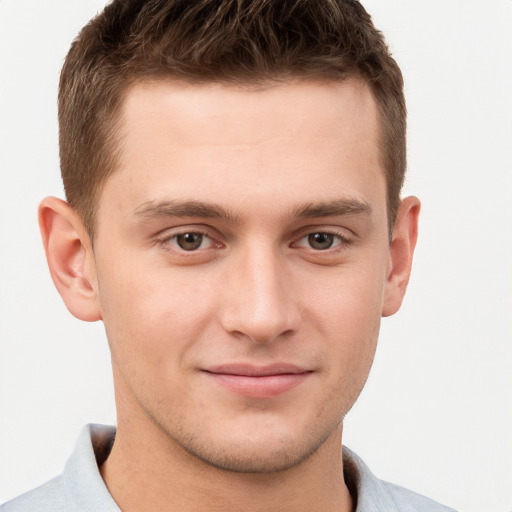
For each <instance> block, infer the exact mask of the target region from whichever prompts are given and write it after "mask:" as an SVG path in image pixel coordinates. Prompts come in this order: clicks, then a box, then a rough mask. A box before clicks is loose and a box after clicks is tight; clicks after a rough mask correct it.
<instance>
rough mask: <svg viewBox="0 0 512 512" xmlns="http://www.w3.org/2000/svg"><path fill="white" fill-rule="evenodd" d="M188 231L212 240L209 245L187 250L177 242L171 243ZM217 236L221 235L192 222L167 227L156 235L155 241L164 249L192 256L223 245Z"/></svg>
mask: <svg viewBox="0 0 512 512" xmlns="http://www.w3.org/2000/svg"><path fill="white" fill-rule="evenodd" d="M187 233H194V234H197V235H201V236H203V237H205V238H208V239H209V240H210V244H209V247H206V248H203V249H194V250H190V251H187V250H186V249H182V248H181V247H179V245H178V244H177V243H171V241H173V240H174V241H176V239H177V237H179V236H180V235H185V234H187ZM217 238H220V237H218V236H215V234H213V233H212V230H211V229H208V228H206V227H205V226H204V225H194V224H190V225H186V226H178V227H175V228H167V229H164V230H162V231H160V232H159V233H158V234H157V235H156V236H155V243H156V244H158V245H160V246H161V247H162V248H163V249H164V250H166V251H168V252H172V253H175V254H179V255H183V256H188V257H190V256H193V255H194V254H198V253H202V252H205V251H208V250H210V249H214V248H221V247H223V244H222V243H221V242H219V241H218V240H217Z"/></svg>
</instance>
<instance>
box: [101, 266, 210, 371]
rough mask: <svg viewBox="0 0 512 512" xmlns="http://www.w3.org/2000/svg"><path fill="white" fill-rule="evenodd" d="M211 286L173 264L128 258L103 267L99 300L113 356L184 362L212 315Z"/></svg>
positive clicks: (162, 362) (126, 361) (162, 363)
mask: <svg viewBox="0 0 512 512" xmlns="http://www.w3.org/2000/svg"><path fill="white" fill-rule="evenodd" d="M138 268H144V271H140V270H138ZM185 274H186V273H185ZM212 289H215V287H214V286H208V287H206V286H203V285H202V281H201V280H198V279H190V277H189V276H187V275H182V274H179V273H178V274H177V273H173V272H171V271H170V269H169V268H162V267H161V268H154V267H153V268H152V267H151V266H150V265H145V266H144V267H143V266H142V265H140V266H137V265H129V264H126V260H125V263H124V264H123V266H122V267H120V266H118V267H117V268H116V269H113V272H111V273H109V272H102V273H101V275H100V279H99V290H100V302H101V305H102V313H103V321H104V324H105V329H106V331H107V337H108V339H109V343H110V347H111V351H112V357H113V359H114V360H115V361H116V362H117V363H118V364H123V363H124V364H130V362H133V361H137V365H144V364H145V363H146V364H147V365H148V366H152V367H154V368H158V367H164V366H169V365H171V364H174V363H176V362H179V359H180V357H181V354H182V353H184V352H186V350H187V348H188V347H189V346H190V345H191V344H193V342H194V340H195V339H197V337H198V336H199V334H200V332H201V331H202V330H203V329H204V326H205V324H206V323H208V319H209V318H210V317H211V315H212V314H213V309H214V300H213V299H214V297H213V294H212V292H211V290H212ZM144 362H145V363H144Z"/></svg>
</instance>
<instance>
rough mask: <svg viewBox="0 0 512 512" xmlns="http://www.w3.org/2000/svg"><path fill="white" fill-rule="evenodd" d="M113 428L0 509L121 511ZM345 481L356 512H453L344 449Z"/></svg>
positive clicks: (97, 428)
mask: <svg viewBox="0 0 512 512" xmlns="http://www.w3.org/2000/svg"><path fill="white" fill-rule="evenodd" d="M114 436H115V428H114V427H107V426H105V425H86V426H85V427H84V428H83V429H82V431H81V433H80V436H79V438H78V441H77V443H76V446H75V449H74V451H73V453H72V454H71V457H70V458H69V460H68V462H67V463H66V466H65V468H64V472H63V473H62V475H60V476H58V477H56V478H54V479H53V480H50V481H49V482H47V483H46V484H44V485H42V486H41V487H38V488H36V489H34V490H32V491H29V492H27V493H25V494H22V495H21V496H19V497H18V498H15V499H14V500H12V501H9V502H7V503H5V504H4V505H2V506H0V512H120V509H119V507H118V506H117V504H116V502H115V501H114V499H113V498H112V496H111V495H110V493H109V492H108V489H107V487H106V485H105V482H104V481H103V479H102V478H101V475H100V472H99V469H98V468H99V465H101V464H102V463H103V461H104V460H105V459H106V458H107V457H108V454H109V452H110V448H111V446H112V441H113V439H114ZM343 464H344V472H345V480H346V481H347V485H348V486H349V488H350V490H351V493H352V494H353V495H355V496H357V508H356V512H455V511H454V510H453V509H451V508H448V507H444V506H443V505H439V504H438V503H436V502H434V501H432V500H430V499H429V498H426V497H424V496H421V495H420V494H416V493H415V492H412V491H409V490H407V489H404V488H403V487H399V486H397V485H394V484H390V483H389V482H384V481H382V480H379V479H378V478H376V477H375V476H374V475H373V474H372V473H371V471H370V470H369V469H368V467H367V466H366V465H365V464H364V462H363V461H362V460H361V459H360V458H359V457H358V456H357V455H356V454H355V453H353V452H351V451H350V450H349V449H348V448H345V447H343Z"/></svg>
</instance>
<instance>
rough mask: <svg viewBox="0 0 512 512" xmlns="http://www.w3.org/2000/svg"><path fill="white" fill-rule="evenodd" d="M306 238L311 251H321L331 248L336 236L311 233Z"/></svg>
mask: <svg viewBox="0 0 512 512" xmlns="http://www.w3.org/2000/svg"><path fill="white" fill-rule="evenodd" d="M307 238H308V243H309V245H310V246H311V247H312V248H313V249H317V250H319V251H323V250H325V249H329V248H330V247H332V245H333V244H334V242H335V238H336V235H333V234H332V233H311V234H310V235H308V237H307ZM338 238H339V237H338Z"/></svg>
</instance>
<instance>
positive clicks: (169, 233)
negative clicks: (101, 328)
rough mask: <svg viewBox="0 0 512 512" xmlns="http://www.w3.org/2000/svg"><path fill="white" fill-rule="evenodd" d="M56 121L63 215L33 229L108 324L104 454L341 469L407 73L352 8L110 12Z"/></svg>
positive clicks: (398, 251) (404, 270)
mask: <svg viewBox="0 0 512 512" xmlns="http://www.w3.org/2000/svg"><path fill="white" fill-rule="evenodd" d="M60 121H61V153H62V169H63V175H64V182H65V185H66V193H67V195H68V200H69V203H70V205H71V206H69V205H67V204H65V203H63V202H61V201H59V200H56V199H49V200H46V201H45V202H43V204H42V206H41V209H40V222H41V227H42V232H43V239H44V243H45V247H46V252H47V256H48V260H49V265H50V269H51V272H52V276H53V279H54V281H55V283H56V286H57V288H58V289H59V292H60V293H61V295H62V296H63V298H64V300H65V302H66V305H67V306H68V308H69V309H70V311H71V312H72V313H73V314H74V315H75V316H77V317H78V318H81V319H83V320H100V319H101V320H103V322H104V323H105V328H106V331H107V337H108V339H109V344H110V348H111V352H112V361H113V368H114V381H115V385H116V400H117V404H118V421H119V430H118V433H119V435H118V437H117V438H116V444H117V445H118V446H119V443H122V440H123V439H127V438H129V437H130V432H131V435H132V436H133V435H134V432H136V433H137V435H138V434H140V432H145V433H146V434H147V435H146V436H145V440H146V441H147V439H149V438H150V439H152V441H153V443H154V442H155V439H158V440H160V441H159V442H160V446H161V443H164V444H165V446H166V447H167V450H166V451H165V450H164V451H163V452H162V451H161V450H157V451H156V452H155V451H154V450H153V452H154V453H158V454H161V453H169V452H172V453H173V454H174V455H175V456H176V454H178V453H179V454H181V455H182V456H185V455H184V454H192V455H193V456H194V457H195V458H194V460H197V461H199V460H200V461H202V462H206V463H207V464H209V465H210V466H214V467H220V468H223V469H227V470H230V471H239V472H240V471H241V472H275V471H280V470H285V469H289V468H292V467H294V466H297V465H299V464H300V463H301V462H304V461H306V460H308V459H309V458H310V457H311V456H312V455H313V454H316V453H320V452H322V450H323V451H324V452H325V450H327V448H326V447H329V450H330V448H332V449H333V450H331V453H334V454H336V453H337V449H338V448H337V447H338V445H339V441H340V436H341V424H342V420H343V417H344V415H345V414H346V412H347V411H348V410H349V409H350V407H351V406H352V404H353V403H354V401H355V400H356V398H357V396H358V395H359V393H360V391H361V389H362V387H363V385H364V382H365V380H366V377H367V375H368V372H369V369H370V366H371V363H372V360H373V355H374V351H375V346H376V342H377V337H378V332H379V326H380V318H381V316H382V315H384V316H386V315H391V314H393V313H394V312H396V311H397V310H398V308H399V307H400V304H401V301H402V298H403V295H404V293H405V288H406V285H407V282H408V278H409V272H410V266H411V261H412V254H413V250H414V245H415V241H416V225H417V216H418V211H419V203H418V201H417V200H416V199H414V198H407V199H405V200H401V201H400V199H399V191H400V187H401V184H402V180H403V173H404V168H405V151H404V145H405V107H404V102H403V96H402V81H401V75H400V72H399V70H398V68H397V66H396V64H395V63H394V61H393V60H392V59H391V57H390V56H389V53H388V51H387V48H386V46H385V44H384V41H383V39H382V37H381V35H380V33H379V32H377V31H376V30H375V29H374V27H373V25H372V24H371V21H370V18H369V16H368V15H367V14H366V12H365V11H364V10H363V8H362V7H361V6H360V4H359V3H357V2H352V1H347V2H338V3H336V2H333V1H327V0H326V1H325V2H321V1H316V0H315V1H311V2H290V3H287V2H267V1H262V2H258V1H254V0H251V1H248V2H246V3H245V2H230V1H226V2H222V3H220V2H217V1H215V2H210V1H201V2H190V1H188V0H187V1H183V2H173V1H169V2H167V1H165V2H164V1H144V2H141V1H137V2H135V1H133V2H130V1H125V2H114V3H113V4H110V5H109V6H108V7H107V8H106V10H105V12H104V13H103V14H102V15H100V16H99V17H98V18H96V19H95V20H93V21H92V22H91V23H90V24H89V25H88V26H87V27H85V29H84V30H83V31H82V33H81V35H80V36H79V38H78V40H77V41H75V43H74V44H73V47H72V49H71V51H70V54H69V56H68V59H67V61H66V64H65V67H64V71H63V74H62V82H61V95H60ZM390 226H392V229H391V236H390ZM143 438H144V436H142V437H140V436H139V438H138V439H137V443H138V444H139V445H141V443H143ZM132 440H133V439H132ZM152 447H153V448H154V444H153V445H152ZM148 449H150V448H148ZM329 450H328V451H329ZM155 456H156V455H155Z"/></svg>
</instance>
